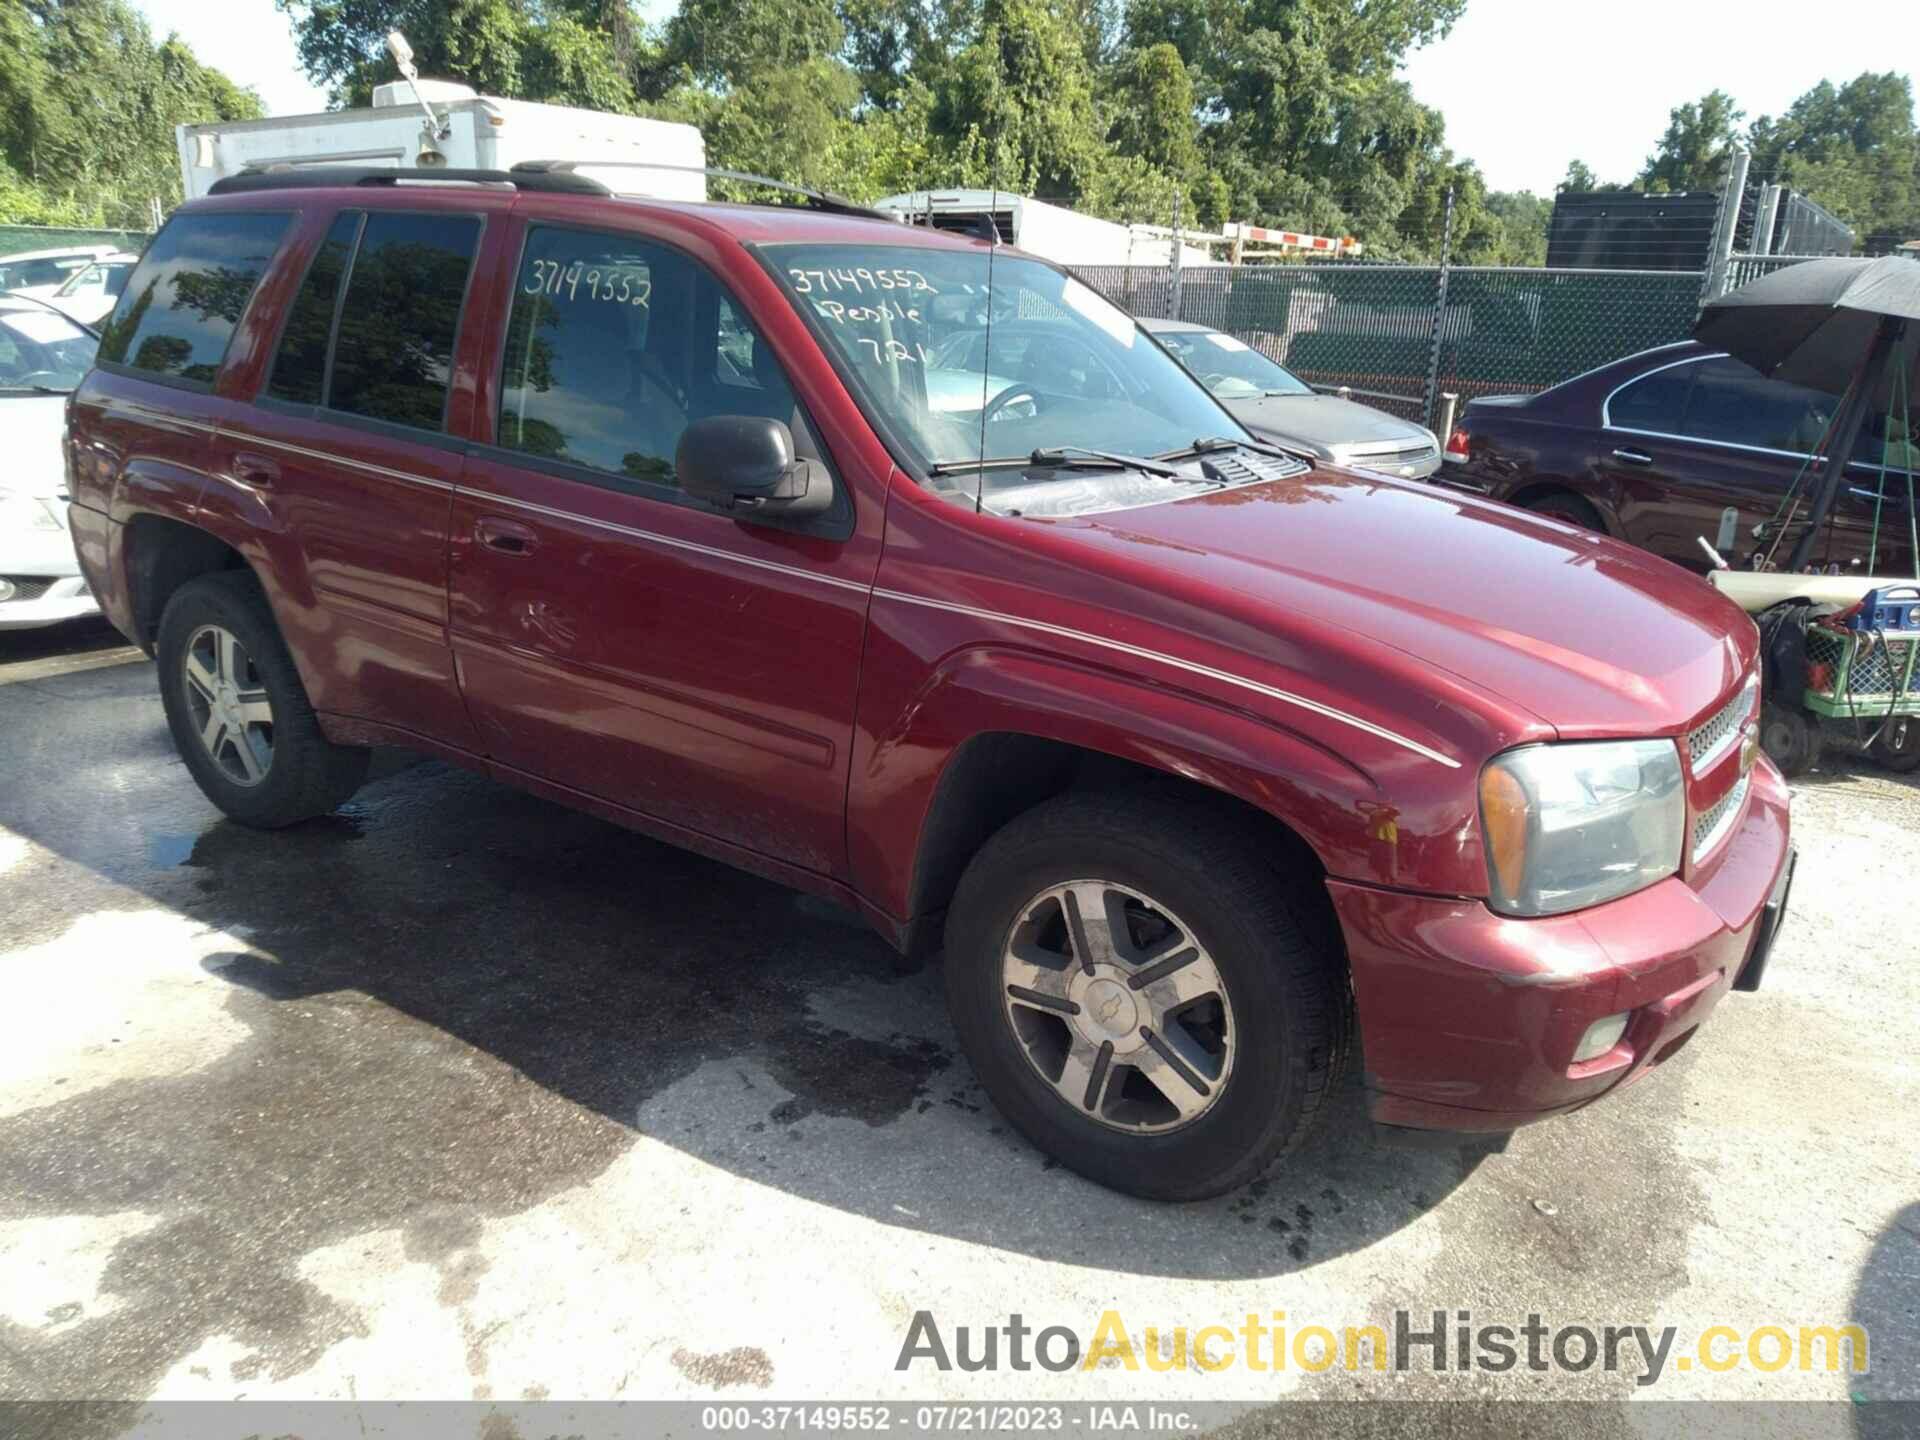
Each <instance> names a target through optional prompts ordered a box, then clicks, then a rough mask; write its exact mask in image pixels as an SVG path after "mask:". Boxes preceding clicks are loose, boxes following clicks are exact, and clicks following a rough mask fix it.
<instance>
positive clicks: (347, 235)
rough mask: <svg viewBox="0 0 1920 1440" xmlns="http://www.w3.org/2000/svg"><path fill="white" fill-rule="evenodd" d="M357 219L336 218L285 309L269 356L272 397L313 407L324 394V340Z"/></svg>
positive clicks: (354, 214)
mask: <svg viewBox="0 0 1920 1440" xmlns="http://www.w3.org/2000/svg"><path fill="white" fill-rule="evenodd" d="M360 220H361V216H360V214H359V212H358V211H350V212H348V213H347V214H345V215H342V216H340V217H339V219H337V220H335V221H334V222H333V227H332V228H331V229H330V230H328V231H327V238H326V239H325V240H323V241H321V242H320V249H319V250H318V251H317V252H316V253H315V255H314V257H313V264H312V265H310V266H309V267H308V268H307V278H306V280H305V281H304V282H303V283H302V284H301V286H300V293H299V295H298V296H296V297H295V298H294V302H293V308H292V309H291V310H289V311H288V312H287V328H286V331H285V333H283V334H282V335H281V337H280V350H279V353H278V354H276V355H275V356H274V359H273V378H272V379H270V380H269V381H268V382H267V393H268V394H269V395H272V396H274V397H275V398H276V399H280V400H288V401H291V402H293V403H294V404H296V405H318V404H319V403H320V401H321V399H322V397H323V396H324V394H325V390H326V386H325V380H326V371H327V341H328V340H329V339H330V338H331V337H332V335H333V313H334V310H335V308H336V302H337V301H338V300H339V298H340V281H341V279H342V278H343V277H344V276H345V275H346V273H347V261H348V260H349V259H351V258H352V256H353V242H354V239H355V237H357V236H358V235H359V233H360Z"/></svg>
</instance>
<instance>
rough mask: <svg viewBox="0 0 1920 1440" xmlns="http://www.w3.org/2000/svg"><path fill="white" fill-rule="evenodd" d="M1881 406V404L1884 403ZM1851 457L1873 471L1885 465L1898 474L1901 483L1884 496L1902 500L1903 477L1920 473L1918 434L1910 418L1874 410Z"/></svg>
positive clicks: (1919, 439)
mask: <svg viewBox="0 0 1920 1440" xmlns="http://www.w3.org/2000/svg"><path fill="white" fill-rule="evenodd" d="M1881 403H1882V404H1883V405H1884V404H1885V401H1884V400H1883V401H1882V402H1881ZM1853 458H1854V460H1855V461H1856V462H1857V463H1859V464H1863V465H1871V466H1872V467H1873V468H1874V469H1876V470H1878V469H1879V468H1880V467H1881V466H1883V465H1884V466H1885V467H1886V468H1887V470H1888V471H1889V472H1897V473H1898V475H1899V476H1900V477H1901V478H1900V483H1899V484H1898V485H1897V486H1892V487H1890V488H1889V489H1888V492H1887V493H1888V494H1889V495H1896V494H1897V495H1899V496H1901V497H1902V498H1904V497H1905V495H1906V480H1905V477H1906V475H1908V474H1909V473H1912V472H1915V471H1920V435H1917V434H1915V433H1914V431H1913V429H1912V417H1911V416H1910V415H1898V414H1894V415H1889V414H1887V413H1886V411H1885V410H1877V411H1876V412H1875V413H1874V414H1872V415H1870V416H1869V417H1868V419H1867V425H1866V428H1865V429H1864V430H1863V431H1861V433H1860V444H1859V445H1858V447H1856V448H1855V450H1854V452H1853Z"/></svg>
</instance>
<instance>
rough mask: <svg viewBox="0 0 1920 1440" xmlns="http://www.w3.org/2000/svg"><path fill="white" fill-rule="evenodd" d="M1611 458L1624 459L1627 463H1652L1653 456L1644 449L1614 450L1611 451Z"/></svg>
mask: <svg viewBox="0 0 1920 1440" xmlns="http://www.w3.org/2000/svg"><path fill="white" fill-rule="evenodd" d="M1613 458H1614V459H1616V460H1620V461H1624V462H1625V463H1626V464H1628V465H1651V464H1653V457H1652V456H1651V455H1649V454H1647V453H1646V452H1645V451H1644V450H1616V451H1614V452H1613Z"/></svg>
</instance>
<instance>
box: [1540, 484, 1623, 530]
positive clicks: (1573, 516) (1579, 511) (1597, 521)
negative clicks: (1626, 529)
mask: <svg viewBox="0 0 1920 1440" xmlns="http://www.w3.org/2000/svg"><path fill="white" fill-rule="evenodd" d="M1521 508H1522V509H1523V510H1531V511H1533V513H1534V514H1536V515H1550V516H1552V517H1553V518H1554V519H1555V520H1564V521H1566V523H1567V524H1569V525H1578V526H1579V527H1580V528H1581V529H1582V530H1595V531H1598V532H1599V533H1600V534H1602V535H1604V534H1606V533H1607V527H1606V524H1605V522H1604V521H1602V520H1601V518H1600V512H1599V511H1598V510H1596V509H1594V508H1593V506H1592V505H1590V504H1588V503H1587V502H1586V501H1585V500H1582V499H1581V498H1580V497H1579V496H1578V495H1569V494H1568V493H1567V492H1566V491H1564V490H1551V491H1548V492H1547V493H1546V494H1545V495H1535V496H1534V497H1532V498H1531V499H1530V500H1528V501H1527V502H1526V504H1525V505H1523V506H1522V507H1521Z"/></svg>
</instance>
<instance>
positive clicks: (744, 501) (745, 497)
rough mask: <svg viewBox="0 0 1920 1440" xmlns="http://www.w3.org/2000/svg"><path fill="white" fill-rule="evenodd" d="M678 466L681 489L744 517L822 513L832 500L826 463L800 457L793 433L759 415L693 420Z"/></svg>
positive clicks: (675, 455) (675, 464) (679, 452)
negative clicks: (797, 456) (794, 451)
mask: <svg viewBox="0 0 1920 1440" xmlns="http://www.w3.org/2000/svg"><path fill="white" fill-rule="evenodd" d="M673 468H674V473H675V474H676V475H677V476H678V477H679V480H680V488H681V489H682V490H684V491H686V492H687V493H688V494H689V495H697V496H699V497H700V498H701V499H702V500H706V501H710V502H711V503H713V504H715V505H718V506H719V507H720V508H721V509H723V510H732V511H734V512H736V513H738V514H740V516H741V518H742V519H752V518H754V517H755V516H756V515H759V516H765V517H767V518H771V517H773V516H775V515H780V516H789V515H819V514H823V513H824V512H825V511H826V510H827V508H828V507H829V506H831V505H832V504H833V480H832V478H831V477H830V476H829V475H828V474H827V468H826V466H824V465H822V464H820V463H819V462H818V461H817V460H802V459H796V458H795V456H794V453H793V432H792V431H791V430H789V429H788V428H787V427H786V426H785V425H783V424H781V423H780V422H779V421H778V420H768V419H765V418H764V417H762V416H759V415H709V416H708V417H707V418H706V419H704V420H696V421H694V422H693V423H692V424H691V425H689V426H687V428H686V429H685V430H684V431H683V432H682V433H681V435H680V444H679V446H678V447H677V448H676V449H675V450H674V452H673Z"/></svg>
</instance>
